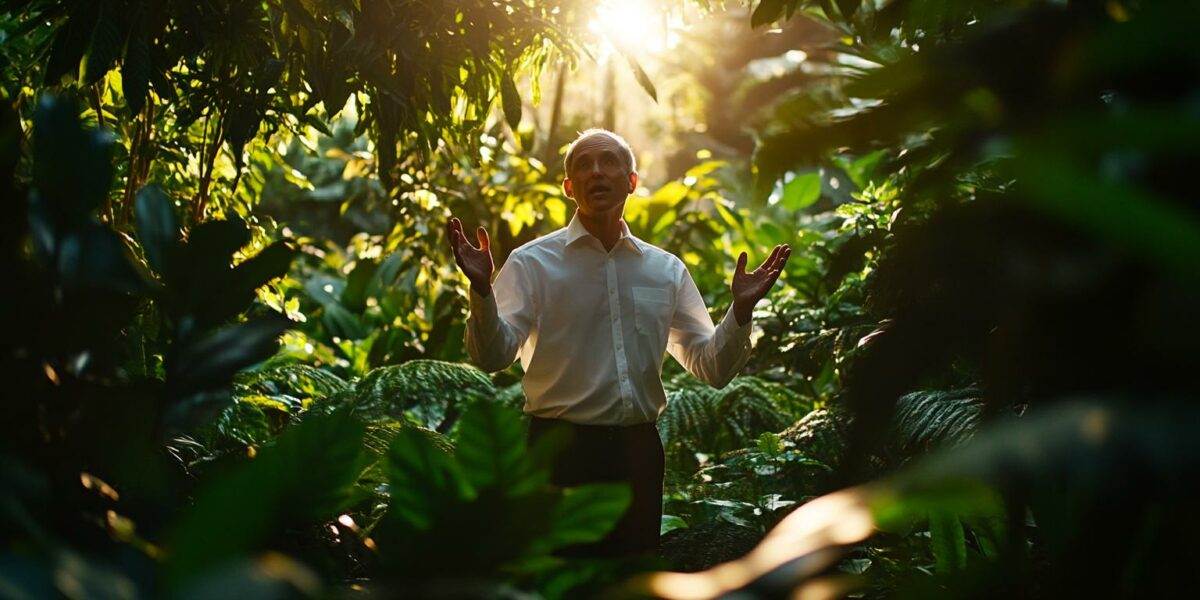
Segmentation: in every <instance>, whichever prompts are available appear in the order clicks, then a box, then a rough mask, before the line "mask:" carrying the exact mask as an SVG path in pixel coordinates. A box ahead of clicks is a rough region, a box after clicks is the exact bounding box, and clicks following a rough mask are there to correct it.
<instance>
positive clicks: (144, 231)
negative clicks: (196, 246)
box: [136, 184, 179, 273]
mask: <svg viewBox="0 0 1200 600" xmlns="http://www.w3.org/2000/svg"><path fill="white" fill-rule="evenodd" d="M136 216H137V233H138V240H139V241H140V242H141V243H142V251H143V252H145V254H146V262H147V263H149V264H150V268H152V269H154V270H155V271H157V272H159V273H165V272H167V271H168V267H167V263H168V261H169V260H170V258H171V256H172V254H173V253H175V252H177V251H178V246H179V219H178V218H177V217H176V216H175V206H174V204H172V203H171V199H170V198H167V196H166V194H164V193H163V191H162V188H161V187H159V186H158V184H151V185H147V186H145V187H143V188H142V189H140V190H138V193H137V204H136Z"/></svg>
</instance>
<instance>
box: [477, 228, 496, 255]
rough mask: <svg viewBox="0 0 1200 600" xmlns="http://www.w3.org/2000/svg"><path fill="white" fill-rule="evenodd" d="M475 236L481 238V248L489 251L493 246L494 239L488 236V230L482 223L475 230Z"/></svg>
mask: <svg viewBox="0 0 1200 600" xmlns="http://www.w3.org/2000/svg"><path fill="white" fill-rule="evenodd" d="M475 238H476V239H478V240H479V249H480V250H483V251H484V252H487V251H489V250H491V248H492V240H491V238H489V237H488V232H487V230H486V229H484V228H483V226H482V225H480V226H479V229H476V230H475Z"/></svg>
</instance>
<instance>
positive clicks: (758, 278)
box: [730, 244, 792, 325]
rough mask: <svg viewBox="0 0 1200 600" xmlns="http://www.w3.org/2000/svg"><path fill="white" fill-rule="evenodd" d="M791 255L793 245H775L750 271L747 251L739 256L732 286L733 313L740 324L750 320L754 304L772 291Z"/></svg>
mask: <svg viewBox="0 0 1200 600" xmlns="http://www.w3.org/2000/svg"><path fill="white" fill-rule="evenodd" d="M791 255H792V247H791V246H788V245H787V244H780V245H778V246H775V249H774V250H772V251H771V256H768V257H767V260H764V261H763V263H762V264H761V265H759V266H758V268H757V269H755V270H753V271H751V272H749V273H747V272H746V261H747V260H749V258H748V257H747V256H746V253H745V252H743V253H742V254H741V255H740V256H738V261H737V269H735V270H734V272H733V285H732V286H730V287H732V288H733V314H734V316H735V317H737V321H738V325H745V324H746V323H749V322H750V316H751V313H752V312H754V305H755V304H758V301H759V300H762V299H763V298H764V297H765V296H766V295H767V292H769V291H771V286H773V285H775V280H776V279H779V275H780V274H781V273H783V267H784V265H786V264H787V261H788V257H790V256H791Z"/></svg>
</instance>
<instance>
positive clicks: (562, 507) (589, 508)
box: [534, 483, 633, 552]
mask: <svg viewBox="0 0 1200 600" xmlns="http://www.w3.org/2000/svg"><path fill="white" fill-rule="evenodd" d="M632 498H633V495H632V493H631V492H630V490H629V486H628V485H627V484H623V483H593V484H588V485H582V486H579V487H574V488H566V489H564V490H563V493H562V499H561V500H559V503H558V506H557V507H556V508H555V511H554V521H553V524H552V525H551V528H550V531H549V532H548V533H547V534H546V535H545V536H543V537H541V538H539V539H538V540H537V542H536V545H535V547H534V552H537V551H550V550H553V549H556V548H561V547H563V546H567V545H570V544H583V543H587V542H594V541H596V540H599V539H601V538H603V537H604V536H605V535H606V534H608V532H609V531H611V530H612V528H613V526H614V525H616V524H617V520H619V519H620V518H621V515H623V514H625V509H627V508H629V502H630V500H631V499H632Z"/></svg>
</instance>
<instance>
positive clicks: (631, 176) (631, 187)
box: [568, 171, 637, 195]
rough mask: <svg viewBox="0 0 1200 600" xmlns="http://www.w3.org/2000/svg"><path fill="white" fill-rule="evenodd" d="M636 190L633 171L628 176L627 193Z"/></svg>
mask: <svg viewBox="0 0 1200 600" xmlns="http://www.w3.org/2000/svg"><path fill="white" fill-rule="evenodd" d="M636 189H637V171H634V172H632V173H630V174H629V193H630V194H632V193H633V190H636ZM568 195H569V194H568Z"/></svg>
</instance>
